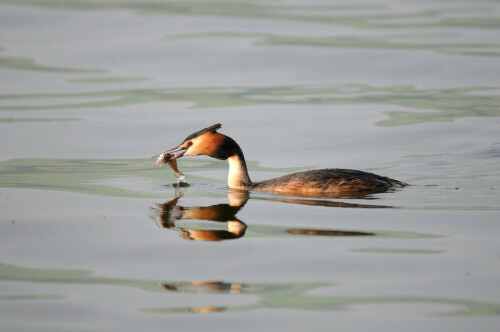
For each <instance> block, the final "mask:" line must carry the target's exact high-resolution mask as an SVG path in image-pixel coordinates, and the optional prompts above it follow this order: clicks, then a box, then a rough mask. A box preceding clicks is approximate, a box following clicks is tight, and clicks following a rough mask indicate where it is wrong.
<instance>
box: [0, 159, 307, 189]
mask: <svg viewBox="0 0 500 332" xmlns="http://www.w3.org/2000/svg"><path fill="white" fill-rule="evenodd" d="M248 167H249V169H250V170H252V171H259V172H273V171H274V172H276V171H278V170H279V171H285V172H292V171H298V170H303V169H304V168H285V169H284V168H279V169H277V168H271V167H261V166H259V165H258V163H256V162H252V161H250V162H248ZM181 168H182V171H183V172H184V173H186V175H187V176H188V180H189V181H190V182H193V183H205V184H207V183H208V184H216V185H222V186H225V181H218V180H215V179H212V178H205V177H200V176H196V175H194V174H191V173H192V172H195V171H200V169H202V170H203V171H210V170H227V162H225V161H218V160H215V159H203V160H200V161H195V160H193V161H191V160H189V161H183V162H182V164H181ZM152 181H153V183H154V184H152V183H151V182H152ZM164 183H177V179H176V178H175V177H174V173H173V172H172V171H170V169H166V168H162V167H157V166H155V165H154V162H153V161H151V160H150V159H110V160H105V159H44V158H24V159H14V160H9V161H2V162H0V187H4V188H28V189H44V190H56V191H68V192H78V193H87V194H94V195H104V196H116V197H136V198H141V197H151V198H152V197H164V195H165V192H164V191H162V192H161V193H158V192H156V193H155V188H156V187H158V186H161V184H164ZM193 193H194V194H195V195H202V196H203V195H204V191H203V188H197V189H196V190H193ZM205 195H206V194H205ZM211 195H212V196H213V191H212V193H211Z"/></svg>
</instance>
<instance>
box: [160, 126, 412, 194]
mask: <svg viewBox="0 0 500 332" xmlns="http://www.w3.org/2000/svg"><path fill="white" fill-rule="evenodd" d="M220 128H221V124H219V123H217V124H215V125H212V126H210V127H207V128H205V129H202V130H200V131H198V132H196V133H193V134H191V135H189V136H188V137H186V139H185V140H184V141H183V142H182V143H181V144H180V145H179V146H177V147H176V148H174V149H171V150H168V151H165V152H163V154H167V153H175V152H179V154H177V155H175V156H174V157H172V158H171V160H175V159H177V158H180V157H182V156H197V155H206V156H209V157H212V158H216V159H221V160H226V159H227V160H228V161H229V175H228V186H229V187H230V188H234V189H240V190H256V191H266V192H273V193H278V194H288V195H301V196H359V195H365V194H369V193H378V192H384V191H387V190H388V189H390V188H391V187H394V186H399V187H404V186H406V184H405V183H403V182H401V181H398V180H394V179H390V178H388V177H385V176H380V175H376V174H373V173H368V172H362V171H357V170H350V169H338V168H333V169H319V170H311V171H303V172H298V173H293V174H288V175H284V176H281V177H278V178H275V179H270V180H265V181H262V182H252V181H251V180H250V176H249V175H248V169H247V166H246V162H245V157H244V156H243V151H242V150H241V148H240V146H239V145H238V144H237V143H236V142H235V141H234V140H233V139H232V138H231V137H228V136H225V135H223V134H220V133H218V132H217V130H218V129H220ZM159 155H161V154H159ZM159 155H156V156H154V157H153V158H156V157H158V156H159Z"/></svg>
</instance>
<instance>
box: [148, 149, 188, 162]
mask: <svg viewBox="0 0 500 332" xmlns="http://www.w3.org/2000/svg"><path fill="white" fill-rule="evenodd" d="M187 149H189V147H188V146H183V147H176V148H173V149H171V150H168V151H165V152H162V153H158V154H157V155H154V156H152V157H151V159H154V158H158V157H159V156H161V155H166V154H167V153H174V152H179V151H182V152H181V153H179V154H176V155H175V156H173V157H172V158H170V159H169V160H175V159H177V158H180V157H182V156H183V155H184V153H186V150H187Z"/></svg>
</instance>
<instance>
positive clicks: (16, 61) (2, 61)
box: [0, 57, 105, 74]
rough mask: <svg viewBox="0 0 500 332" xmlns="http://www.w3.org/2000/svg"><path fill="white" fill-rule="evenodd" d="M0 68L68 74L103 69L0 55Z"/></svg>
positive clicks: (97, 71)
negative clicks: (38, 61)
mask: <svg viewBox="0 0 500 332" xmlns="http://www.w3.org/2000/svg"><path fill="white" fill-rule="evenodd" d="M0 68H8V69H16V70H29V71H45V72H53V73H70V74H91V73H103V72H105V70H101V69H89V68H70V67H57V66H46V65H39V64H37V63H36V62H35V60H33V59H27V58H20V57H0Z"/></svg>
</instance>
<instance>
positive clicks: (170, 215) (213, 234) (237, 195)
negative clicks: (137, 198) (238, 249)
mask: <svg viewBox="0 0 500 332" xmlns="http://www.w3.org/2000/svg"><path fill="white" fill-rule="evenodd" d="M175 193H176V194H175V198H174V199H172V200H170V201H168V202H166V203H163V204H156V211H155V215H156V219H157V223H158V225H159V226H160V227H161V228H168V229H172V230H176V231H178V232H179V233H180V234H181V236H182V237H183V238H184V239H186V240H197V241H221V240H231V239H238V238H240V237H242V236H243V235H245V231H246V229H247V225H246V224H245V223H244V222H242V221H241V220H239V219H238V218H236V213H238V211H239V210H241V208H243V206H245V203H246V202H247V201H248V192H246V191H233V192H230V193H229V194H228V198H229V204H216V205H211V206H193V207H184V206H181V205H178V204H177V203H178V201H179V199H180V198H181V197H182V195H183V192H182V191H179V190H177V189H176V192H175ZM178 220H210V221H216V222H227V230H202V229H187V228H184V227H177V226H176V224H175V223H176V221H178Z"/></svg>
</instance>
